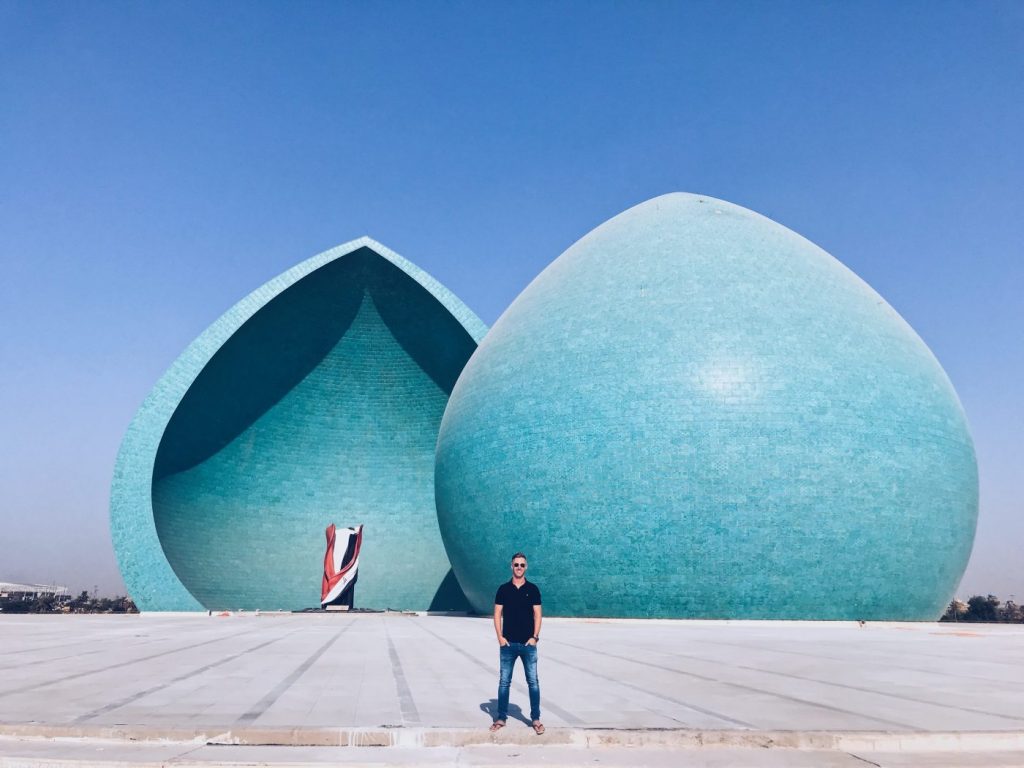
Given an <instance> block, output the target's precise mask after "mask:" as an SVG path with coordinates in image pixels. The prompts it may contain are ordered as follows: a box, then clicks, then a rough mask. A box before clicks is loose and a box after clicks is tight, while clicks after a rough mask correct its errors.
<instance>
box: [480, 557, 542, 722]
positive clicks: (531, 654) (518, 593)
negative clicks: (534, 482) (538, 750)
mask: <svg viewBox="0 0 1024 768" xmlns="http://www.w3.org/2000/svg"><path fill="white" fill-rule="evenodd" d="M494 631H495V633H496V634H497V635H498V646H499V648H498V652H499V654H500V656H501V677H500V678H499V680H498V714H497V717H495V718H494V722H493V723H491V730H492V731H497V730H500V729H502V728H504V727H505V721H506V720H508V690H509V688H510V687H511V685H512V669H513V668H514V667H515V664H516V659H522V660H523V671H525V672H526V685H527V686H528V687H529V689H530V720H531V721H532V724H533V730H534V731H535V732H536V733H537V735H538V736H539V735H540V734H542V733H544V724H543V723H542V722H541V721H540V683H538V682H537V643H538V642H539V641H540V589H538V587H537V585H536V584H533V583H532V582H529V581H527V580H526V555H524V554H523V553H522V552H516V553H515V554H514V555H513V556H512V579H511V580H510V581H506V582H505V583H504V584H502V585H501V586H500V587H498V594H496V595H495V596H494Z"/></svg>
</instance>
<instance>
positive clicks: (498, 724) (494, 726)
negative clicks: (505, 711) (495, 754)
mask: <svg viewBox="0 0 1024 768" xmlns="http://www.w3.org/2000/svg"><path fill="white" fill-rule="evenodd" d="M504 727H505V721H504V720H495V721H494V722H493V723H491V733H494V732H495V731H500V730H501V729H502V728H504Z"/></svg>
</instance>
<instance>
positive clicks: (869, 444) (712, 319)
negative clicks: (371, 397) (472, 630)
mask: <svg viewBox="0 0 1024 768" xmlns="http://www.w3.org/2000/svg"><path fill="white" fill-rule="evenodd" d="M435 492H436V501H437V514H438V520H439V523H440V529H441V534H442V537H443V540H444V544H445V548H446V550H447V553H448V556H449V558H450V560H451V563H452V566H453V569H454V572H455V575H456V576H457V578H458V580H459V583H460V584H461V586H462V588H463V590H464V591H465V593H466V595H467V597H468V598H469V600H470V602H471V603H472V604H473V606H474V607H475V608H476V609H477V610H480V611H489V610H490V608H491V605H492V601H493V595H494V590H495V587H496V586H497V584H498V583H500V582H501V581H502V580H504V579H507V577H508V571H507V565H508V561H509V559H510V557H511V555H512V553H514V552H515V551H517V550H523V551H524V552H526V553H527V555H528V557H529V559H530V574H531V577H533V578H535V579H536V581H537V582H538V583H539V584H540V585H541V586H542V588H543V591H544V603H545V608H546V610H547V612H549V613H554V614H558V615H576V616H639V617H658V616H661V617H704V618H780V619H859V618H862V619H934V618H936V617H937V616H938V615H940V614H941V612H942V610H943V608H944V606H945V604H946V603H947V601H948V600H949V599H950V597H951V595H952V593H953V591H954V590H955V588H956V586H957V584H958V582H959V579H960V577H961V576H962V574H963V571H964V568H965V566H966V563H967V559H968V557H969V554H970V550H971V545H972V542H973V537H974V530H975V524H976V519H977V504H978V482H977V467H976V461H975V456H974V449H973V445H972V442H971V438H970V435H969V432H968V428H967V423H966V419H965V417H964V413H963V411H962V409H961V407H960V404H959V402H958V400H957V397H956V394H955V392H954V390H953V387H952V385H951V384H950V382H949V379H948V378H947V377H946V375H945V373H944V372H943V370H942V368H941V367H940V365H939V364H938V362H937V361H936V360H935V358H934V356H933V355H932V354H931V352H930V351H929V350H928V348H927V347H926V346H925V344H924V342H922V341H921V339H920V338H919V337H918V336H917V335H916V334H915V333H914V331H913V330H912V329H911V328H910V327H909V325H907V323H906V322H905V321H904V320H903V319H902V318H901V317H900V316H899V315H898V314H897V313H896V312H895V311H894V310H893V309H892V308H891V307H890V306H889V305H888V304H886V302H885V301H884V300H883V299H882V298H881V297H880V296H879V295H878V294H877V293H876V292H875V291H874V290H872V289H871V288H870V287H869V286H868V285H867V284H865V283H864V282H863V281H862V280H860V279H859V278H858V277H857V276H856V275H855V274H853V273H852V272H851V271H850V270H848V269H847V268H846V267H844V266H843V265H842V264H840V263H839V262H838V261H836V260H835V259H834V258H832V257H831V256H830V255H829V254H827V253H826V252H825V251H823V250H822V249H820V248H818V247H817V246H815V245H814V244H812V243H810V242H809V241H807V240H805V239H804V238H802V237H800V236H799V235H797V234H795V233H794V232H792V231H790V230H788V229H786V228H785V227H782V226H780V225H779V224H776V223H774V222H772V221H770V220H769V219H766V218H764V217H762V216H760V215H758V214H756V213H753V212H751V211H749V210H746V209H744V208H741V207H739V206H736V205H732V204H729V203H726V202H722V201H720V200H715V199H712V198H708V197H702V196H698V195H689V194H672V195H666V196H664V197H659V198H656V199H654V200H650V201H648V202H646V203H643V204H641V205H638V206H636V207H635V208H632V209H630V210H628V211H626V212H624V213H622V214H620V215H619V216H616V217H615V218H613V219H611V220H610V221H608V222H606V223H605V224H603V225H601V226H600V227H598V228H597V229H595V230H594V231H593V232H591V233H590V234H588V235H586V236H585V237H583V238H582V239H581V240H579V242H577V243H576V244H574V245H573V246H572V247H571V248H569V249H568V250H567V251H566V252H565V253H564V254H562V255H561V256H560V257H559V258H558V259H557V260H556V261H554V262H553V263H552V264H551V265H550V266H549V267H548V268H547V269H545V270H544V272H542V273H541V274H540V275H539V276H538V277H537V278H536V279H535V280H534V281H533V282H532V283H531V284H530V285H529V286H528V287H527V288H526V290H524V291H523V293H522V294H521V295H520V296H519V297H518V298H517V299H516V300H515V301H514V302H513V304H512V305H511V306H510V307H509V309H508V310H507V311H506V312H505V313H504V314H503V315H502V316H501V317H500V319H499V320H498V321H497V323H496V324H495V325H494V327H493V328H492V329H491V330H490V331H489V332H488V334H487V336H486V337H485V338H484V340H483V342H482V343H481V344H480V346H479V347H478V348H477V350H476V351H475V352H474V353H473V355H472V357H471V358H470V359H469V362H468V364H467V365H466V367H465V369H464V370H463V372H462V374H461V376H460V377H459V379H458V382H457V383H456V385H455V388H454V390H453V392H452V394H451V398H450V399H449V401H448V404H447V408H446V410H445V413H444V417H443V419H442V422H441V427H440V434H439V438H438V443H437V458H436V475H435Z"/></svg>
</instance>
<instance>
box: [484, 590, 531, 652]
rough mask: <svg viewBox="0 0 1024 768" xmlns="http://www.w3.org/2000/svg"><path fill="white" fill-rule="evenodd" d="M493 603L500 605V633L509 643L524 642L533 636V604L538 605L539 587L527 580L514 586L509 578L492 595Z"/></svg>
mask: <svg viewBox="0 0 1024 768" xmlns="http://www.w3.org/2000/svg"><path fill="white" fill-rule="evenodd" d="M494 604H495V605H500V606H502V611H501V635H502V637H504V638H505V639H506V640H508V641H509V642H510V643H525V642H526V641H527V640H529V639H530V638H531V637H533V606H535V605H540V588H539V587H538V586H537V585H536V584H534V583H533V582H530V581H527V582H526V583H525V584H523V586H521V587H516V585H515V584H513V583H512V580H511V579H509V580H508V581H506V582H505V583H504V584H502V585H501V586H500V587H498V593H497V594H496V595H495V596H494Z"/></svg>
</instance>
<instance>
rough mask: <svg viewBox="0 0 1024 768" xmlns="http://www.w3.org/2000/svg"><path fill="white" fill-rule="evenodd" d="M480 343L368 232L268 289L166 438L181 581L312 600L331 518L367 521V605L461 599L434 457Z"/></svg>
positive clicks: (362, 587)
mask: <svg viewBox="0 0 1024 768" xmlns="http://www.w3.org/2000/svg"><path fill="white" fill-rule="evenodd" d="M475 348H476V340H475V339H474V338H473V337H472V336H471V335H470V333H469V332H468V331H467V330H466V328H465V327H464V326H463V324H462V323H461V322H460V320H459V319H458V318H456V317H455V316H454V315H453V314H452V313H451V312H450V311H449V309H448V308H446V307H445V306H444V305H443V304H442V303H441V302H440V301H439V300H438V298H437V297H435V296H434V295H432V294H431V292H430V291H428V290H427V289H426V288H424V286H423V285H421V284H420V283H419V282H417V280H416V279H414V278H413V277H412V276H410V275H409V274H407V273H406V272H404V271H403V270H402V269H400V268H399V267H398V266H396V265H395V264H394V263H392V262H391V261H389V260H387V259H385V258H383V257H381V256H380V255H378V254H377V253H375V252H374V251H373V250H372V249H371V248H369V247H362V248H359V249H357V250H355V251H353V252H351V253H349V254H347V255H345V256H343V257H341V258H338V259H336V260H334V261H330V262H328V263H326V264H325V265H323V266H321V267H319V268H317V269H316V270H315V271H313V272H311V273H310V274H309V275H307V276H305V277H303V278H302V279H300V280H299V281H297V282H296V283H294V284H293V285H291V286H290V287H288V288H287V289H285V290H284V291H283V292H281V293H279V294H278V295H277V296H275V297H274V298H272V299H271V300H270V301H268V302H267V303H266V304H265V305H264V306H263V307H262V308H261V309H259V310H258V311H257V312H256V313H255V314H254V315H252V317H250V318H249V319H248V320H247V321H246V322H245V323H243V324H242V325H241V326H240V327H239V328H238V329H237V330H236V331H235V332H234V333H233V334H232V335H231V336H230V337H229V338H228V339H227V340H226V341H225V342H224V344H223V345H222V346H221V347H220V348H219V349H218V350H217V352H216V353H215V354H214V355H213V356H212V357H211V358H210V360H209V362H208V363H207V364H206V365H205V367H203V369H202V371H201V372H200V373H199V375H198V376H197V377H196V378H195V380H194V381H193V383H192V384H191V386H190V387H189V388H188V391H187V392H186V393H185V395H184V397H183V398H182V400H181V403H180V404H179V405H178V407H177V409H176V410H175V411H174V414H173V415H172V416H171V418H170V420H169V422H168V424H167V427H166V429H165V431H164V433H163V436H162V438H161V440H160V443H159V448H158V450H157V453H156V458H155V462H154V467H153V476H152V505H153V520H154V524H155V527H156V532H157V535H158V537H159V541H160V545H161V547H162V549H163V551H164V554H165V555H166V557H167V560H168V562H169V564H170V565H171V567H172V568H173V570H174V572H175V574H176V575H177V577H178V579H180V581H181V582H182V584H183V585H184V586H185V588H186V589H187V590H188V591H189V592H190V593H191V594H192V595H194V596H195V597H196V599H197V600H198V601H199V602H200V603H202V605H203V606H204V607H206V608H210V609H240V608H244V609H255V608H263V609H298V608H304V607H308V606H313V605H317V604H318V601H319V584H320V576H321V573H322V563H323V551H324V528H325V527H326V526H327V525H328V524H329V523H332V522H333V523H336V524H338V525H339V526H349V525H355V524H359V523H362V524H364V525H365V526H366V529H365V540H364V548H363V551H362V557H361V561H360V577H359V582H358V585H357V587H356V604H357V606H363V607H376V608H385V607H390V608H396V609H426V608H434V609H443V608H462V607H465V598H464V597H463V596H462V595H461V593H460V592H459V591H458V590H457V589H456V590H451V589H450V585H451V583H453V580H452V579H450V578H447V577H448V575H449V570H450V566H449V563H448V559H447V556H446V554H445V551H444V548H443V545H442V543H441V538H440V533H439V531H438V526H437V519H436V513H435V508H434V488H433V471H434V448H435V442H436V436H437V429H438V425H439V423H440V420H441V416H442V414H443V412H444V408H445V405H446V403H447V400H448V397H449V395H450V393H451V390H452V387H453V386H454V383H455V380H456V379H457V377H458V375H459V373H460V372H461V370H462V368H463V366H464V365H465V363H466V360H467V359H468V358H469V356H470V355H471V354H472V353H473V351H474V349H475ZM446 578H447V581H446ZM443 582H444V583H445V584H447V585H448V588H447V589H446V590H445V591H444V594H443V595H442V594H439V588H440V587H441V585H442V583H443Z"/></svg>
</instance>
